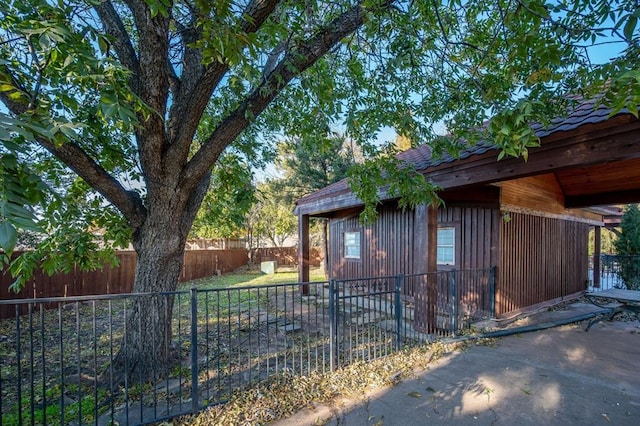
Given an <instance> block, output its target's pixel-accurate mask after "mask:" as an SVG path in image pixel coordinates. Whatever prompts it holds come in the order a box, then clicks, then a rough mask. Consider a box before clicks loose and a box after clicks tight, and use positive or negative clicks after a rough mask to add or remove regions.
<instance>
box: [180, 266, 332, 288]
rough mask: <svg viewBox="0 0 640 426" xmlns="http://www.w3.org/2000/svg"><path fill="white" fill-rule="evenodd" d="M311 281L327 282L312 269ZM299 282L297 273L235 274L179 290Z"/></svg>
mask: <svg viewBox="0 0 640 426" xmlns="http://www.w3.org/2000/svg"><path fill="white" fill-rule="evenodd" d="M309 279H310V281H314V282H319V281H325V276H324V273H323V272H322V270H321V269H312V270H311V272H310V277H309ZM297 282H298V273H297V272H277V273H275V274H263V273H262V272H260V271H247V272H233V273H230V274H225V275H220V276H213V277H208V278H201V279H199V280H194V281H189V282H186V283H182V284H180V286H179V288H178V289H179V290H189V289H190V288H192V287H196V288H198V289H199V290H208V289H219V288H227V287H247V286H262V285H270V284H291V283H297Z"/></svg>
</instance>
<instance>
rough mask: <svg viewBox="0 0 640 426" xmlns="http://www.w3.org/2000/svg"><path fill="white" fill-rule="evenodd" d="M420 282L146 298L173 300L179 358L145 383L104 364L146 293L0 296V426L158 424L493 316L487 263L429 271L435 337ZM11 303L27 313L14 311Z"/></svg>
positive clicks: (388, 280) (372, 281)
mask: <svg viewBox="0 0 640 426" xmlns="http://www.w3.org/2000/svg"><path fill="white" fill-rule="evenodd" d="M419 277H420V276H417V275H416V276H410V277H403V276H398V277H377V278H367V279H358V280H344V281H331V282H313V283H305V284H300V283H294V284H280V285H265V286H254V287H233V288H224V289H197V288H194V289H191V290H190V291H176V292H170V293H161V294H154V295H153V296H154V297H162V298H170V299H171V300H173V316H172V336H173V341H172V344H173V347H174V350H175V351H176V352H177V354H178V359H179V362H178V363H177V364H176V365H175V366H174V367H173V368H172V370H171V371H169V372H168V373H166V374H165V373H163V371H162V369H161V368H160V367H161V366H160V365H158V370H157V372H156V371H155V370H154V374H152V376H153V377H154V379H153V380H143V379H142V378H140V379H136V378H135V377H132V378H128V379H127V380H125V381H124V383H121V382H119V381H117V380H116V379H115V378H114V376H115V374H116V372H114V371H113V364H114V359H116V357H117V353H118V351H119V350H120V348H121V345H123V344H124V343H123V342H126V340H127V339H126V337H127V333H132V332H134V331H135V330H136V329H138V328H140V327H141V325H139V324H130V323H128V321H127V318H128V313H130V312H131V310H132V309H133V308H134V306H135V304H136V303H137V302H138V301H140V300H141V298H145V297H146V298H149V296H150V295H148V294H128V295H112V296H97V297H90V296H87V297H74V298H54V299H32V300H20V301H0V304H4V305H7V304H12V305H14V306H15V309H16V313H17V315H16V316H15V318H13V319H7V320H3V321H0V413H1V414H2V417H1V422H0V423H1V424H2V425H22V424H25V425H26V424H38V425H40V424H51V425H69V424H74V425H81V424H96V425H110V424H128V425H134V424H147V423H152V422H158V421H162V420H166V419H170V418H173V417H176V416H179V415H182V414H188V413H193V412H195V411H197V410H199V409H202V408H203V407H206V406H209V405H214V404H219V403H222V402H224V401H225V400H227V399H228V398H229V397H230V396H231V395H232V393H233V392H237V391H241V390H243V389H245V388H247V387H249V386H253V385H255V384H256V383H258V382H264V381H267V380H268V379H269V378H270V377H272V376H274V375H278V374H283V373H285V374H296V375H308V374H309V373H311V372H327V371H329V370H332V369H335V368H339V367H341V366H344V365H347V364H349V363H351V362H354V361H356V360H364V361H366V360H371V359H375V358H378V357H382V356H385V355H387V354H390V353H392V352H393V351H395V350H398V349H400V348H402V347H405V346H408V345H413V344H418V343H420V342H423V341H433V340H435V339H437V338H438V337H441V336H445V335H447V336H448V335H452V334H455V333H456V332H458V331H460V330H461V329H463V328H464V327H468V326H469V324H470V323H471V322H472V321H474V320H476V319H479V318H482V317H489V316H491V315H492V309H493V305H492V295H493V293H492V292H493V272H492V270H489V269H487V270H479V271H455V272H443V273H438V277H437V279H438V282H439V283H440V282H441V283H442V284H438V293H439V296H438V308H437V309H438V316H439V317H441V318H448V322H442V324H440V325H441V326H440V325H439V326H438V328H437V329H438V333H436V334H431V335H427V334H425V333H420V332H418V331H416V330H415V329H414V326H413V315H414V310H415V306H414V304H413V302H411V301H410V298H408V297H407V293H408V290H407V286H408V285H409V284H408V282H414V283H415V281H416V280H417V279H419ZM302 285H304V286H305V288H304V289H305V291H301V286H302ZM444 293H446V296H442V294H444ZM474 293H478V294H477V295H473V294H474ZM21 305H27V310H28V313H27V314H26V315H18V314H19V312H20V310H21V309H23V308H22V307H21ZM153 365H156V364H155V360H154V364H153Z"/></svg>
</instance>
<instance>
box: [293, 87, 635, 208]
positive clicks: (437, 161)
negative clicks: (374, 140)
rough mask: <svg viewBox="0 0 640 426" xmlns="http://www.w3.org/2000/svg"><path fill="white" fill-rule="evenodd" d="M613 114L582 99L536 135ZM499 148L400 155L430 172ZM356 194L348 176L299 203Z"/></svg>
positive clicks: (483, 145) (420, 149) (488, 145)
mask: <svg viewBox="0 0 640 426" xmlns="http://www.w3.org/2000/svg"><path fill="white" fill-rule="evenodd" d="M610 114H611V109H610V108H608V107H605V106H603V105H602V104H598V105H596V102H595V101H594V100H591V101H585V102H582V103H580V104H579V105H578V106H577V107H576V108H575V109H574V110H573V111H572V112H571V113H570V114H569V115H568V116H567V117H566V118H556V119H554V120H552V121H551V122H550V124H549V127H547V128H545V127H544V126H543V125H541V124H535V125H533V126H532V128H533V130H534V131H535V133H536V135H537V136H538V137H539V138H541V139H542V138H545V137H548V136H550V135H552V134H556V133H560V132H568V131H571V130H575V129H577V128H578V127H580V126H583V125H586V124H596V123H602V122H604V121H606V120H607V119H609V118H610V117H609V115H610ZM621 114H629V111H628V110H627V109H623V110H621V111H620V112H619V113H618V114H616V115H621ZM497 149H498V148H497V146H496V145H494V144H493V142H490V141H481V142H479V143H478V144H476V145H474V146H470V147H469V148H467V149H466V150H464V151H462V152H461V153H460V155H459V156H458V157H454V156H452V155H450V154H448V153H443V154H442V155H441V156H439V157H437V158H436V157H433V156H432V153H431V148H430V147H429V146H428V145H419V146H417V147H415V148H412V149H409V150H407V151H404V152H401V153H399V154H398V155H397V158H398V159H400V160H404V161H407V162H409V163H411V164H413V165H414V166H415V168H416V170H419V171H421V172H423V173H425V172H426V173H427V174H428V171H427V169H429V168H433V167H436V166H440V165H443V164H447V163H453V162H455V161H459V160H464V159H467V158H470V157H473V156H478V155H482V154H485V153H487V152H489V151H497ZM496 155H497V153H496ZM352 195H353V193H352V191H351V189H350V187H349V184H348V182H347V179H343V180H341V181H339V182H336V183H334V184H331V185H329V186H326V187H324V188H322V189H320V190H318V191H316V192H313V193H311V194H309V195H306V196H304V197H302V198H300V199H299V200H298V201H297V202H296V205H297V206H302V205H308V204H313V203H315V202H317V201H320V200H324V199H328V198H339V197H344V196H352Z"/></svg>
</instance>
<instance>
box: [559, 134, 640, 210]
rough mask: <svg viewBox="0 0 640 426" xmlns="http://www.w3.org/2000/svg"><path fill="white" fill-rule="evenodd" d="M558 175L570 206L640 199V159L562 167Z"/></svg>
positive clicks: (635, 201)
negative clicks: (564, 168) (573, 167)
mask: <svg viewBox="0 0 640 426" xmlns="http://www.w3.org/2000/svg"><path fill="white" fill-rule="evenodd" d="M638 137H639V138H640V135H638ZM556 177H557V179H558V182H559V183H560V186H561V188H562V190H563V192H564V194H565V200H566V203H567V204H568V207H586V206H595V205H604V204H612V203H637V202H640V158H632V159H629V160H622V161H616V162H611V163H605V164H597V165H593V166H590V167H579V168H575V169H568V170H561V171H558V172H556Z"/></svg>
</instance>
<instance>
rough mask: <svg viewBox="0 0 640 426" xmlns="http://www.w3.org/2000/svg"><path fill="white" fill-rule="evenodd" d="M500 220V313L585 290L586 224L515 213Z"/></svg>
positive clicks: (497, 305)
mask: <svg viewBox="0 0 640 426" xmlns="http://www.w3.org/2000/svg"><path fill="white" fill-rule="evenodd" d="M500 222H501V225H500V233H501V238H500V261H499V265H498V274H497V280H496V316H501V315H504V314H506V313H509V312H513V311H518V310H521V309H523V308H526V307H530V306H534V305H537V304H539V303H543V302H546V301H550V300H558V299H562V298H564V297H566V296H570V295H572V294H575V293H577V292H580V291H583V290H585V288H586V281H587V238H588V232H589V224H588V223H583V222H578V221H569V220H562V219H557V218H550V217H542V216H535V215H530V214H523V213H513V212H510V213H508V216H507V217H506V220H502V221H500Z"/></svg>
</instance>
